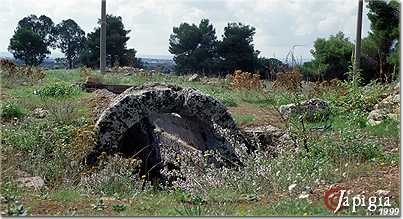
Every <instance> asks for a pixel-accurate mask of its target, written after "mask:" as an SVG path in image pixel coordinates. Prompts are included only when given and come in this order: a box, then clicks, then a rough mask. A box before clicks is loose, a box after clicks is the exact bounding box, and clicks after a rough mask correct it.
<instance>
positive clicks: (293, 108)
mask: <svg viewBox="0 0 403 219" xmlns="http://www.w3.org/2000/svg"><path fill="white" fill-rule="evenodd" d="M279 111H280V113H281V115H283V116H284V117H285V118H290V117H291V116H294V115H303V116H304V117H305V119H306V120H308V121H315V120H317V119H321V118H327V117H328V116H329V115H330V108H329V103H328V102H326V101H324V100H320V99H310V100H307V101H303V102H301V103H299V104H298V105H295V104H287V105H282V106H280V108H279Z"/></svg>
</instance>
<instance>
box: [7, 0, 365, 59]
mask: <svg viewBox="0 0 403 219" xmlns="http://www.w3.org/2000/svg"><path fill="white" fill-rule="evenodd" d="M0 5H1V6H0V30H1V34H0V52H5V51H7V47H8V44H9V41H10V38H11V36H12V35H13V32H14V30H15V28H16V26H17V23H18V21H19V20H20V19H22V18H23V17H25V16H27V15H30V14H36V15H37V16H39V15H42V14H44V15H46V16H48V17H50V18H51V19H52V20H53V21H54V22H55V23H58V22H60V21H61V20H65V19H69V18H71V19H73V20H75V21H76V22H77V23H78V24H79V25H80V26H81V28H82V29H83V30H84V31H85V32H86V33H88V32H91V31H92V30H93V29H94V27H95V26H97V20H98V18H99V17H100V7H101V0H65V1H57V0H0ZM357 5H358V3H357V0H107V13H108V14H113V15H119V16H121V17H122V19H123V23H124V25H125V28H126V29H130V30H132V31H131V32H130V34H129V35H130V40H129V41H128V47H129V48H135V49H136V50H137V51H138V54H139V55H140V56H147V55H169V54H170V53H169V52H168V47H169V43H168V41H169V36H170V34H171V33H172V27H173V26H179V24H180V23H182V22H188V23H196V24H198V23H199V22H200V20H201V19H203V18H208V19H210V21H211V23H213V24H214V26H215V29H216V32H217V36H218V38H219V39H220V38H221V35H222V33H223V29H224V27H225V26H226V25H227V23H228V22H242V23H244V24H248V25H251V26H254V27H255V28H256V35H255V37H254V44H255V48H256V49H258V50H260V51H261V55H262V56H266V57H276V58H278V59H284V58H285V56H286V55H287V53H288V51H289V49H290V48H291V46H292V45H295V44H299V45H304V46H303V47H298V48H297V49H296V50H295V55H296V56H297V57H304V58H310V57H311V55H310V52H309V51H310V49H311V48H312V46H313V41H314V40H315V39H316V38H318V37H328V36H329V35H331V34H336V33H337V32H338V31H343V32H344V33H345V34H346V36H348V37H349V38H350V40H351V41H355V40H354V39H355V37H354V35H355V28H356V27H355V26H356V13H357ZM366 14H367V9H366V8H365V5H364V14H363V37H365V36H367V33H368V31H369V28H370V24H369V21H368V18H367V15H366Z"/></svg>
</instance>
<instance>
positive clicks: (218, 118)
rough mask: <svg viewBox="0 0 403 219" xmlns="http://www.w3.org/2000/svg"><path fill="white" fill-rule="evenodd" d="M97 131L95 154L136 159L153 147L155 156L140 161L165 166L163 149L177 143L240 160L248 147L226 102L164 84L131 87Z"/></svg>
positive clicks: (116, 100)
mask: <svg viewBox="0 0 403 219" xmlns="http://www.w3.org/2000/svg"><path fill="white" fill-rule="evenodd" d="M96 131H97V134H98V139H97V144H96V148H95V149H94V153H93V154H92V155H99V154H100V153H101V152H107V153H108V154H113V153H119V152H121V153H127V152H130V153H132V154H137V153H143V151H141V150H143V148H148V149H149V151H148V153H149V154H151V155H147V154H146V153H144V155H139V156H143V158H144V159H145V157H144V156H148V157H147V159H148V160H154V161H155V162H160V161H161V158H160V157H159V156H161V155H160V152H159V151H160V147H164V144H169V142H172V141H174V143H172V144H181V145H182V146H189V145H190V146H191V147H194V148H195V149H197V150H201V151H205V150H216V151H218V152H219V153H220V154H222V155H223V156H225V157H227V158H230V159H233V158H235V159H236V157H237V154H236V151H237V150H236V148H237V147H244V146H246V145H245V144H247V143H246V141H245V139H244V138H243V136H242V135H241V133H240V131H239V129H238V128H237V127H236V125H235V122H234V120H233V119H232V117H231V114H230V113H229V112H228V111H227V110H226V107H225V106H224V104H223V103H221V102H220V101H218V100H217V99H215V98H213V97H211V96H208V95H205V94H203V93H201V92H199V91H197V90H194V89H191V88H184V89H183V88H180V87H176V86H170V85H161V84H152V85H145V86H139V87H132V88H129V89H127V90H126V91H125V92H123V93H122V94H120V95H119V96H117V97H116V98H114V99H113V101H112V102H111V104H110V105H109V107H108V108H107V109H106V110H105V111H104V112H103V113H102V114H101V116H100V117H99V119H98V121H97V123H96ZM161 133H162V134H161ZM122 142H123V143H122ZM136 147H138V148H136ZM151 148H152V149H151ZM148 149H145V150H148ZM132 154H131V155H132ZM150 156H151V157H150ZM148 165H153V163H149V164H148ZM154 165H155V163H154Z"/></svg>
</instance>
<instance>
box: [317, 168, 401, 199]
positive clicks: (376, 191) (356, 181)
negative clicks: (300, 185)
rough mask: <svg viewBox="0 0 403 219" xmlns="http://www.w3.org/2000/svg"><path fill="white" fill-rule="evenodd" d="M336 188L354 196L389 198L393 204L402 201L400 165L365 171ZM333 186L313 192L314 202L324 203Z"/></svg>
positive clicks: (337, 184)
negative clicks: (328, 191) (325, 195)
mask: <svg viewBox="0 0 403 219" xmlns="http://www.w3.org/2000/svg"><path fill="white" fill-rule="evenodd" d="M332 186H333V187H334V186H338V187H342V188H346V189H349V190H351V194H352V196H354V195H358V194H362V195H364V196H365V197H370V196H377V197H380V196H388V197H390V201H391V202H399V200H400V169H399V165H392V166H387V165H385V166H379V167H376V168H374V169H372V170H368V171H365V172H363V173H361V174H360V175H358V176H356V177H352V178H350V179H347V180H346V181H342V182H340V183H336V184H334V185H332ZM330 187H331V186H330V185H326V186H323V187H319V188H317V189H315V190H314V191H313V194H312V195H311V199H312V200H314V201H323V200H324V197H323V193H324V192H326V191H327V190H329V188H330Z"/></svg>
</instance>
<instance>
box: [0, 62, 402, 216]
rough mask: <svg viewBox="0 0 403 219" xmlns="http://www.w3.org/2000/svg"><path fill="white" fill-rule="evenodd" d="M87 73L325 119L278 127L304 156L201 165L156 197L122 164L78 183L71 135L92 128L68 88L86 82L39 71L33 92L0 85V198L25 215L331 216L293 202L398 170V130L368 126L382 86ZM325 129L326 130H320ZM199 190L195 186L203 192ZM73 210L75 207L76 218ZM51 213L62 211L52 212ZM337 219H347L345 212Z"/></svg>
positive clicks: (81, 149) (114, 162) (78, 153)
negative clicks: (28, 181)
mask: <svg viewBox="0 0 403 219" xmlns="http://www.w3.org/2000/svg"><path fill="white" fill-rule="evenodd" d="M93 74H94V75H96V76H97V77H100V78H102V80H103V81H104V82H105V83H109V84H126V85H142V84H144V83H152V82H158V83H167V84H175V85H179V86H182V87H190V88H194V89H197V90H200V91H201V92H203V93H205V94H209V95H212V96H214V97H216V98H217V99H219V100H221V101H222V102H223V103H224V104H225V105H226V106H227V107H237V106H240V105H246V104H248V105H252V106H255V107H257V108H259V107H263V108H274V107H278V106H280V105H283V104H289V103H295V102H298V101H300V100H305V99H309V98H312V97H318V98H322V99H325V100H327V101H329V103H330V105H331V107H332V114H331V117H330V118H329V120H323V121H319V122H315V123H308V122H307V123H305V128H306V130H308V132H307V133H303V131H302V129H301V124H299V123H295V124H294V123H293V122H292V121H291V120H290V121H289V122H288V123H287V124H285V125H286V126H287V127H288V128H289V129H290V130H291V134H292V136H293V137H295V138H296V140H297V141H298V142H303V141H304V139H305V138H306V141H307V144H306V145H307V148H308V150H306V149H305V148H304V147H300V152H299V153H292V152H290V151H292V150H291V149H293V147H292V146H290V145H287V146H286V147H284V148H282V149H283V150H284V152H283V153H282V154H279V155H277V156H275V157H264V156H263V155H262V154H259V153H258V154H254V155H245V157H243V158H242V159H243V162H244V167H243V169H242V170H241V171H239V170H236V169H220V171H217V169H214V168H213V167H211V168H212V169H209V168H208V167H204V169H203V170H204V171H205V173H206V174H205V175H203V174H201V176H199V175H197V174H196V173H194V174H195V175H194V177H195V178H194V179H196V180H195V183H194V184H191V183H189V184H187V186H189V187H186V188H187V189H188V190H186V191H185V190H180V191H179V190H174V191H173V189H172V188H163V189H160V190H154V189H152V188H150V187H149V185H146V186H145V190H142V189H141V187H142V186H141V185H142V182H141V181H140V180H138V179H137V178H133V172H135V166H134V165H132V164H131V163H130V162H131V161H130V160H127V159H123V158H116V159H115V158H112V159H109V160H108V161H107V162H106V161H105V162H106V163H105V164H104V165H103V169H100V170H98V171H95V172H91V173H96V174H98V175H97V177H95V178H91V177H89V178H85V177H84V175H85V174H87V172H84V169H85V168H84V166H82V165H81V162H82V157H83V156H84V155H85V146H88V144H89V143H88V142H86V140H87V141H90V140H88V139H85V138H84V139H83V138H76V136H75V133H76V131H77V130H78V131H80V130H84V131H82V132H79V133H84V132H85V131H86V130H85V129H83V128H84V127H86V126H87V125H89V124H93V121H92V118H91V117H90V108H89V107H88V106H87V105H86V103H85V101H82V100H83V98H85V97H87V96H89V95H90V94H88V93H86V92H83V91H81V90H79V89H77V87H75V85H74V84H76V83H77V82H83V81H84V80H85V78H82V77H81V76H80V72H79V70H78V69H75V70H67V71H66V70H51V71H47V75H46V77H45V78H44V79H43V80H42V81H40V82H37V83H35V84H33V85H24V86H23V85H18V84H16V85H15V86H9V85H12V84H10V83H8V82H4V81H2V82H1V83H2V86H3V87H2V94H4V95H5V96H6V101H5V102H4V103H12V106H13V107H10V108H9V109H10V110H8V111H7V114H8V115H10V116H9V117H19V119H18V120H16V121H13V122H4V123H2V127H1V134H2V139H1V140H2V147H1V152H2V154H4V157H7V158H8V159H7V160H5V162H3V163H2V166H3V167H2V183H1V191H2V196H7V197H14V198H15V199H16V200H24V202H23V205H24V207H25V208H26V209H28V213H29V214H30V212H31V213H32V212H36V211H37V210H39V208H40V207H41V206H46V205H50V207H49V210H50V211H51V212H49V214H52V215H72V214H76V215H90V216H91V215H105V214H107V215H109V214H110V215H123V216H127V215H129V216H154V215H160V216H161V215H162V216H173V215H179V216H198V215H215V216H225V215H232V216H262V215H271V216H332V215H333V213H331V212H329V211H328V210H327V209H325V208H323V206H322V205H323V202H322V200H319V202H313V203H311V202H310V201H308V200H306V199H298V195H299V194H300V193H301V192H302V191H304V189H305V188H306V187H311V188H315V186H317V184H316V182H317V181H318V180H324V181H325V182H326V183H328V184H333V183H335V182H339V181H343V180H349V178H350V177H354V176H356V175H358V174H360V173H361V172H370V171H372V170H373V169H374V168H376V166H377V165H379V164H380V163H383V164H385V163H386V164H390V165H396V164H397V163H399V162H400V155H399V154H398V153H394V152H393V153H389V152H388V153H385V152H384V151H383V150H384V148H383V145H382V144H380V143H382V139H385V138H387V139H390V140H393V141H396V142H398V140H397V139H398V138H399V137H400V128H399V125H400V122H397V121H394V120H385V121H384V122H383V123H381V124H380V125H377V126H369V125H368V124H367V123H366V118H367V116H368V113H369V111H370V110H371V107H373V106H374V104H375V103H376V102H377V101H379V97H380V94H381V93H382V92H383V91H387V90H388V89H390V88H389V87H388V85H380V84H372V87H371V88H370V89H369V90H368V89H367V88H365V89H364V88H361V87H360V88H352V87H349V86H348V85H346V88H345V89H348V90H349V91H351V92H350V93H351V94H350V93H348V94H347V95H344V96H343V95H341V93H342V88H335V89H330V90H326V91H323V90H318V91H315V92H316V93H310V94H304V93H295V92H287V91H276V90H268V91H263V90H233V89H231V88H230V87H229V83H228V82H226V81H225V80H224V79H216V81H217V83H216V84H207V83H204V82H202V81H195V82H189V81H188V80H187V78H186V77H183V76H175V75H161V74H155V75H151V76H145V75H132V76H124V75H122V74H106V75H100V74H99V73H98V72H95V71H94V72H93ZM4 85H7V86H4ZM343 89H344V88H343ZM364 97H365V98H364ZM2 101H3V100H2ZM38 107H41V108H44V109H46V110H48V111H49V115H47V116H46V117H45V118H43V119H37V118H33V117H31V116H30V115H31V114H30V113H31V111H32V110H34V109H35V108H38ZM21 112H22V114H21ZM15 115H24V116H15ZM27 115H28V116H27ZM233 117H234V119H235V121H236V123H237V125H242V126H243V125H252V124H253V123H254V122H255V121H256V120H257V119H258V118H256V116H255V115H252V114H243V115H241V114H234V115H233ZM329 125H330V126H329ZM324 126H329V127H330V128H327V129H318V127H324ZM82 137H83V136H82ZM84 137H85V135H84ZM87 137H88V136H87ZM269 152H270V151H269ZM358 163H359V164H360V165H358ZM346 164H348V166H346ZM353 167H354V168H353ZM16 170H22V171H25V172H27V173H28V174H30V175H32V176H40V177H42V178H44V179H45V181H46V183H47V187H46V188H43V189H42V190H41V191H32V190H26V189H22V188H19V187H17V184H16V183H15V177H16V176H15V175H14V174H15V171H16ZM336 170H337V171H336ZM84 173H85V174H84ZM81 174H83V175H81ZM190 174H192V173H190ZM217 174H218V175H217ZM220 174H221V175H220ZM343 174H347V176H348V177H347V178H346V177H345V176H344V175H343ZM85 176H87V175H85ZM189 177H193V175H192V176H189ZM84 178H85V179H87V180H88V181H85V182H84V181H83V180H82V179H84ZM197 183H199V184H200V185H202V188H201V189H200V188H199V189H198V187H197V186H199V185H197ZM294 183H295V184H297V186H296V187H295V191H294V192H293V193H289V192H288V186H289V185H291V184H294ZM191 186H193V187H191ZM3 194H4V195H3ZM278 194H283V195H284V194H285V196H284V197H283V198H281V199H279V200H277V201H276V200H271V197H274V196H276V195H278ZM105 197H109V198H113V199H114V202H113V203H105V204H106V209H102V210H96V209H93V207H92V206H91V204H96V203H97V202H98V201H99V200H100V199H101V198H105ZM55 203H57V205H56V204H55ZM77 205H79V206H80V208H79V209H76V210H74V209H75V208H76V206H77ZM2 206H3V204H2ZM52 206H62V207H60V208H58V209H52ZM339 214H340V215H350V213H349V212H348V211H343V212H340V213H339ZM365 214H366V211H362V210H361V211H360V212H358V213H357V215H365Z"/></svg>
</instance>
